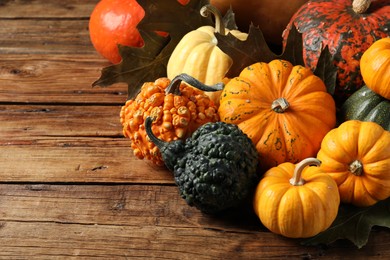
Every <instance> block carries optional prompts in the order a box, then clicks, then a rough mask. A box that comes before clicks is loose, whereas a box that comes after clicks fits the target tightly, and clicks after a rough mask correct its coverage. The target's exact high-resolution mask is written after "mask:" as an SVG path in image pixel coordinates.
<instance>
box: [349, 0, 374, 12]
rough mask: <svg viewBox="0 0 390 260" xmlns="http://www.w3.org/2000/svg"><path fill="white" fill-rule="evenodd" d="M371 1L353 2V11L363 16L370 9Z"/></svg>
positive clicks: (360, 0) (359, 0)
mask: <svg viewBox="0 0 390 260" xmlns="http://www.w3.org/2000/svg"><path fill="white" fill-rule="evenodd" d="M370 5H371V0H353V1H352V10H353V11H354V12H355V13H357V14H363V13H364V12H366V11H367V10H368V8H370Z"/></svg>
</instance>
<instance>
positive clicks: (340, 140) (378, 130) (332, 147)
mask: <svg viewBox="0 0 390 260" xmlns="http://www.w3.org/2000/svg"><path fill="white" fill-rule="evenodd" d="M317 158H318V159H319V160H320V161H321V162H322V163H321V167H320V168H321V170H323V171H324V172H326V173H328V174H329V175H330V176H331V177H332V178H333V179H334V180H335V181H336V183H337V185H338V188H339V192H340V199H341V201H342V202H344V203H351V204H354V205H356V206H360V207H365V206H371V205H373V204H375V203H376V202H378V201H380V200H384V199H386V198H388V197H390V132H389V131H386V130H384V129H383V128H382V127H381V126H379V125H378V124H377V123H374V122H362V121H358V120H349V121H346V122H344V123H342V124H341V125H340V126H339V127H338V128H335V129H333V130H331V131H330V132H329V133H328V134H327V135H326V136H325V137H324V139H323V141H322V144H321V149H320V151H319V152H318V155H317Z"/></svg>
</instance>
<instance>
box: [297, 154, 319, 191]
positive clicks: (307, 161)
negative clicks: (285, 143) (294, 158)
mask: <svg viewBox="0 0 390 260" xmlns="http://www.w3.org/2000/svg"><path fill="white" fill-rule="evenodd" d="M309 165H315V166H320V165H321V161H320V160H318V159H316V158H312V157H310V158H306V159H303V160H302V161H300V162H299V163H298V164H297V165H296V166H295V169H294V174H293V177H292V178H291V179H290V184H291V185H293V186H301V185H303V184H305V180H304V179H303V178H302V171H303V169H304V168H305V167H306V166H309Z"/></svg>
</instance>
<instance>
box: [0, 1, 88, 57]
mask: <svg viewBox="0 0 390 260" xmlns="http://www.w3.org/2000/svg"><path fill="white" fill-rule="evenodd" d="M0 9H1V8H0ZM0 35H1V36H2V38H1V45H0V46H1V48H0V53H24V54H33V53H52V54H57V53H92V52H94V49H93V48H92V44H91V41H90V38H89V31H88V20H39V19H38V20H36V19H22V20H0Z"/></svg>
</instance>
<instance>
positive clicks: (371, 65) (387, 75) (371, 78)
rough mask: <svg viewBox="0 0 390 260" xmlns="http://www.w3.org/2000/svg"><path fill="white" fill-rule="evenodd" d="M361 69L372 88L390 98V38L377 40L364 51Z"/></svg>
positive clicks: (366, 81)
mask: <svg viewBox="0 0 390 260" xmlns="http://www.w3.org/2000/svg"><path fill="white" fill-rule="evenodd" d="M360 70H361V73H362V77H363V80H364V82H365V83H366V85H367V86H368V87H369V88H370V89H372V90H373V91H374V92H376V93H378V94H379V95H381V96H382V97H384V98H387V99H390V38H383V39H379V40H377V41H376V42H374V43H373V44H372V45H371V46H370V47H369V48H368V49H367V50H366V51H365V52H364V53H363V56H362V58H361V60H360Z"/></svg>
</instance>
